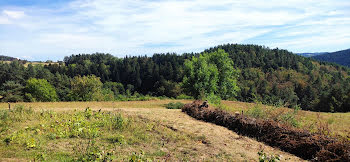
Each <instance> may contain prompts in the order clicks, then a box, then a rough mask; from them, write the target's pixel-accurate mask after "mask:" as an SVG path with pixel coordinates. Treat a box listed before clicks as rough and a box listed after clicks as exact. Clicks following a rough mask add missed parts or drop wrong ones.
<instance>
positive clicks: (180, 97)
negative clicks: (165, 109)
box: [176, 94, 194, 100]
mask: <svg viewBox="0 0 350 162" xmlns="http://www.w3.org/2000/svg"><path fill="white" fill-rule="evenodd" d="M176 99H178V100H193V99H194V98H193V97H192V96H187V95H185V94H180V95H179V96H177V97H176Z"/></svg>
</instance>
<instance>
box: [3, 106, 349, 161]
mask: <svg viewBox="0 0 350 162" xmlns="http://www.w3.org/2000/svg"><path fill="white" fill-rule="evenodd" d="M191 102H192V100H170V99H165V100H160V99H157V100H150V101H118V102H32V103H24V102H23V103H11V109H10V110H8V104H7V103H0V119H1V121H0V159H1V161H28V160H32V161H94V160H97V161H104V160H114V161H130V160H131V161H147V160H152V161H158V160H161V161H163V160H189V161H194V160H215V161H216V160H230V159H231V160H253V161H255V160H257V159H259V155H258V154H257V153H258V152H260V151H261V150H263V151H264V152H265V153H267V154H268V155H282V157H283V158H284V160H287V161H295V160H298V161H299V160H301V159H299V158H297V157H295V156H293V155H290V154H288V153H285V152H282V151H280V150H278V149H276V148H272V147H270V146H267V145H265V144H263V143H260V142H257V141H255V140H254V139H251V138H248V137H243V136H240V135H237V134H236V133H235V132H232V131H230V130H228V129H226V128H223V127H220V126H216V125H214V124H210V123H205V122H201V121H198V120H195V119H193V118H191V117H189V116H187V115H186V114H184V113H182V112H181V111H180V110H179V109H172V108H178V107H179V105H181V104H186V103H191ZM169 103H170V104H169ZM167 107H168V108H169V109H167ZM220 107H221V108H222V109H225V110H226V111H228V112H232V113H234V112H239V113H242V111H243V113H244V114H247V115H250V116H254V117H257V118H264V119H278V120H280V121H281V122H286V121H288V122H289V124H293V122H290V121H294V122H296V125H295V126H296V127H299V128H303V129H307V130H310V131H312V132H314V133H322V134H328V135H331V136H341V137H342V138H344V137H345V138H349V132H348V130H350V113H318V112H309V111H303V110H297V111H295V110H293V109H289V108H284V107H281V106H266V105H262V104H256V103H245V102H237V101H222V105H221V106H220ZM287 124H288V123H287ZM294 124H295V123H294Z"/></svg>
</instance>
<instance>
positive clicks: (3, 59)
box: [0, 55, 17, 61]
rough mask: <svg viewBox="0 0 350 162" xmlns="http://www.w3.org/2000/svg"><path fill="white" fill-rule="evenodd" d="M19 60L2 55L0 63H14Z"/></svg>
mask: <svg viewBox="0 0 350 162" xmlns="http://www.w3.org/2000/svg"><path fill="white" fill-rule="evenodd" d="M14 60H17V59H16V58H14V57H10V56H3V55H0V61H14Z"/></svg>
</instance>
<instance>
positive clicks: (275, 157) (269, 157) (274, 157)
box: [258, 150, 280, 162]
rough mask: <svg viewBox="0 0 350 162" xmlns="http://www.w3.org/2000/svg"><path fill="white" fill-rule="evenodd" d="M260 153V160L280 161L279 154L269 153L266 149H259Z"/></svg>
mask: <svg viewBox="0 0 350 162" xmlns="http://www.w3.org/2000/svg"><path fill="white" fill-rule="evenodd" d="M258 155H259V162H278V161H280V157H279V155H268V154H266V153H265V152H264V150H261V151H259V152H258Z"/></svg>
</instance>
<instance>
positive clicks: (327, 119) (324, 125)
mask: <svg viewBox="0 0 350 162" xmlns="http://www.w3.org/2000/svg"><path fill="white" fill-rule="evenodd" d="M222 103H223V104H224V105H225V109H226V110H228V111H230V112H236V111H238V112H241V111H244V112H246V111H248V110H249V109H250V108H252V107H254V106H256V105H257V104H255V103H246V102H238V101H223V102H222ZM260 107H261V108H262V109H264V110H267V111H270V113H272V114H274V115H278V114H281V113H285V112H288V111H293V110H292V109H290V108H285V107H280V108H274V107H272V106H266V105H260ZM296 118H297V120H299V121H300V124H301V125H300V127H301V128H304V129H307V130H310V131H311V132H319V131H323V132H322V133H325V134H329V135H334V136H337V135H340V136H342V137H345V138H348V139H349V140H350V113H325V112H312V111H304V110H299V111H298V114H297V115H296ZM320 129H323V130H320Z"/></svg>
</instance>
